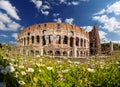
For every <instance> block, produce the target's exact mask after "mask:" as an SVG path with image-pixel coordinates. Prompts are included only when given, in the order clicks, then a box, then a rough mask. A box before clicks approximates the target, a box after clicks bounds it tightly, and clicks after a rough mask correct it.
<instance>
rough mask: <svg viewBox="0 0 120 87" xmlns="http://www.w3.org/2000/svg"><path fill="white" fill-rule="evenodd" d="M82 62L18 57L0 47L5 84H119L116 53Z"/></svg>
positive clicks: (26, 86)
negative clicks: (97, 59)
mask: <svg viewBox="0 0 120 87" xmlns="http://www.w3.org/2000/svg"><path fill="white" fill-rule="evenodd" d="M95 60H96V58H91V59H89V60H88V61H87V62H85V63H80V62H78V61H72V60H69V59H67V58H64V59H61V60H56V59H54V58H52V57H45V56H36V57H30V56H22V55H14V53H10V54H8V53H7V52H6V51H5V49H1V50H0V72H1V73H0V79H1V80H2V81H3V82H5V83H6V85H7V87H96V86H97V87H120V55H114V56H111V57H108V58H105V59H101V60H99V61H95Z"/></svg>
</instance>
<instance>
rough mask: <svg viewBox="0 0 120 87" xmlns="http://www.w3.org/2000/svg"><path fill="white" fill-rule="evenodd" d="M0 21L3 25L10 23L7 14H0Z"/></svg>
mask: <svg viewBox="0 0 120 87" xmlns="http://www.w3.org/2000/svg"><path fill="white" fill-rule="evenodd" d="M0 21H1V22H3V23H10V22H11V19H10V18H9V17H8V15H7V14H3V13H2V12H0Z"/></svg>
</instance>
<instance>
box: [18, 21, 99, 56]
mask: <svg viewBox="0 0 120 87" xmlns="http://www.w3.org/2000/svg"><path fill="white" fill-rule="evenodd" d="M17 48H18V51H19V53H20V54H24V55H32V56H33V55H49V56H54V57H69V58H71V57H74V58H82V57H88V56H89V55H91V54H100V38H99V34H98V29H97V26H96V25H95V26H94V27H93V29H92V31H91V32H86V31H85V30H84V29H82V28H80V27H79V26H75V25H71V24H65V23H56V22H50V23H42V24H36V25H33V26H29V27H27V28H25V29H23V30H22V31H21V32H20V33H19V35H18V39H17Z"/></svg>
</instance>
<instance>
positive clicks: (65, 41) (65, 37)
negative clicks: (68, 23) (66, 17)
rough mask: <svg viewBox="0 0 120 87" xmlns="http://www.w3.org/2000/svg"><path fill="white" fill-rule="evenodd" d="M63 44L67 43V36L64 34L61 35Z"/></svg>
mask: <svg viewBox="0 0 120 87" xmlns="http://www.w3.org/2000/svg"><path fill="white" fill-rule="evenodd" d="M63 44H68V37H67V36H66V35H65V36H64V37H63Z"/></svg>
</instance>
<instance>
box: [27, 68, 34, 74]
mask: <svg viewBox="0 0 120 87" xmlns="http://www.w3.org/2000/svg"><path fill="white" fill-rule="evenodd" d="M26 72H30V73H32V72H34V69H33V68H28V69H27V70H26Z"/></svg>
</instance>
